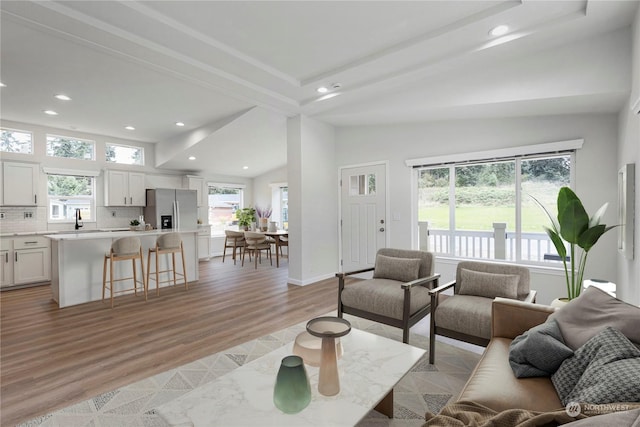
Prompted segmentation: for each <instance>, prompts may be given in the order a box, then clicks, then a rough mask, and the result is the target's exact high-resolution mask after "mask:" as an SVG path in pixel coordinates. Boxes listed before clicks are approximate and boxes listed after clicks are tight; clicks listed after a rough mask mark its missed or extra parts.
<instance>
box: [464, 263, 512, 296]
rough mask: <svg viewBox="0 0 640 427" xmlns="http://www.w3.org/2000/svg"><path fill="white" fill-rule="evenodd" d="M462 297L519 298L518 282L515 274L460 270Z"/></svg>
mask: <svg viewBox="0 0 640 427" xmlns="http://www.w3.org/2000/svg"><path fill="white" fill-rule="evenodd" d="M460 279H461V280H460V288H459V290H458V294H460V295H476V296H479V297H486V298H495V297H503V298H511V299H516V298H517V297H518V280H520V278H519V277H518V276H517V275H515V274H495V273H483V272H481V271H474V270H467V269H466V268H463V269H462V270H460Z"/></svg>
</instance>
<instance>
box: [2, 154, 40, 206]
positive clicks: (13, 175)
mask: <svg viewBox="0 0 640 427" xmlns="http://www.w3.org/2000/svg"><path fill="white" fill-rule="evenodd" d="M39 168H40V165H39V164H37V163H19V162H3V165H2V199H3V200H2V204H3V205H4V206H37V205H38V178H39V177H40V170H39Z"/></svg>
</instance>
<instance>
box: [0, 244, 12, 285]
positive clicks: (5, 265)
mask: <svg viewBox="0 0 640 427" xmlns="http://www.w3.org/2000/svg"><path fill="white" fill-rule="evenodd" d="M0 257H2V258H1V259H0V269H1V270H2V271H0V287H5V286H11V285H13V239H2V244H1V246H0Z"/></svg>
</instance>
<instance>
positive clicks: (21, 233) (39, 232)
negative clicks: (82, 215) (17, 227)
mask: <svg viewBox="0 0 640 427" xmlns="http://www.w3.org/2000/svg"><path fill="white" fill-rule="evenodd" d="M127 230H129V228H128V227H119V228H99V229H87V230H79V231H75V230H37V231H19V232H15V233H0V237H13V236H43V235H48V234H51V235H53V234H73V233H79V234H82V233H89V234H91V233H98V232H114V231H127Z"/></svg>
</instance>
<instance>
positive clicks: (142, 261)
mask: <svg viewBox="0 0 640 427" xmlns="http://www.w3.org/2000/svg"><path fill="white" fill-rule="evenodd" d="M140 270H141V272H142V288H143V289H144V300H145V301H147V290H148V287H149V282H147V280H146V278H147V276H145V274H144V255H143V254H142V247H140ZM136 286H137V285H136Z"/></svg>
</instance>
